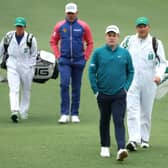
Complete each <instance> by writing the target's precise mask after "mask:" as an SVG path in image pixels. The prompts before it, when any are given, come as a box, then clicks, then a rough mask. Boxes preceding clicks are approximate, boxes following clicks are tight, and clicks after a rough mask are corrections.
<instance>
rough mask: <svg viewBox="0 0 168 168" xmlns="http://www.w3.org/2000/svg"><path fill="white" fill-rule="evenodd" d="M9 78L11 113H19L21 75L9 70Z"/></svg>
mask: <svg viewBox="0 0 168 168" xmlns="http://www.w3.org/2000/svg"><path fill="white" fill-rule="evenodd" d="M7 78H8V85H9V100H10V109H11V112H12V111H19V87H20V78H19V74H18V72H17V71H16V70H15V69H11V68H8V70H7Z"/></svg>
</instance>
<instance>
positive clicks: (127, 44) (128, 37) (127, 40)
mask: <svg viewBox="0 0 168 168" xmlns="http://www.w3.org/2000/svg"><path fill="white" fill-rule="evenodd" d="M130 38H131V36H130V35H129V36H127V37H126V40H125V42H124V43H123V47H124V48H128V46H129V42H130Z"/></svg>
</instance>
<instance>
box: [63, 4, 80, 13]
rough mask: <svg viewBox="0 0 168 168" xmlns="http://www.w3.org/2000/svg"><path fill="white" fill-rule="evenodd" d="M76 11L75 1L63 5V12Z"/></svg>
mask: <svg viewBox="0 0 168 168" xmlns="http://www.w3.org/2000/svg"><path fill="white" fill-rule="evenodd" d="M77 11H78V7H77V5H76V4H75V3H68V4H66V6H65V13H68V12H71V13H76V12H77Z"/></svg>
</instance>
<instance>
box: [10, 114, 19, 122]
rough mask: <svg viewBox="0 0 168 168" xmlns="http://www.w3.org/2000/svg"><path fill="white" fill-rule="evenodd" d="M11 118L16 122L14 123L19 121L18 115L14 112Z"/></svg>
mask: <svg viewBox="0 0 168 168" xmlns="http://www.w3.org/2000/svg"><path fill="white" fill-rule="evenodd" d="M11 120H12V121H13V122H14V123H18V116H17V115H16V114H12V115H11Z"/></svg>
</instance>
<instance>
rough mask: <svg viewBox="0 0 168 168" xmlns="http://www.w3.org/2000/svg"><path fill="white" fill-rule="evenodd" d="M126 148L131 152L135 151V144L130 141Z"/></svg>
mask: <svg viewBox="0 0 168 168" xmlns="http://www.w3.org/2000/svg"><path fill="white" fill-rule="evenodd" d="M126 148H127V149H128V150H129V151H131V152H132V151H137V143H136V142H133V141H130V142H128V143H127V145H126Z"/></svg>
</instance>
